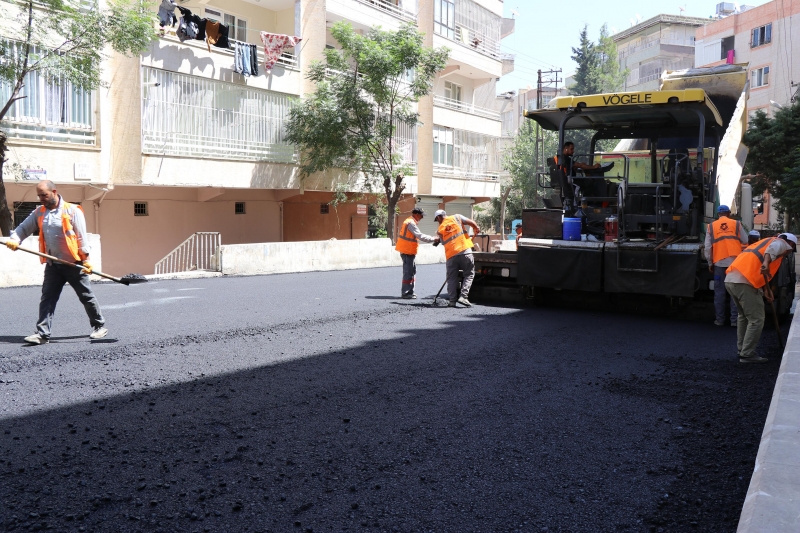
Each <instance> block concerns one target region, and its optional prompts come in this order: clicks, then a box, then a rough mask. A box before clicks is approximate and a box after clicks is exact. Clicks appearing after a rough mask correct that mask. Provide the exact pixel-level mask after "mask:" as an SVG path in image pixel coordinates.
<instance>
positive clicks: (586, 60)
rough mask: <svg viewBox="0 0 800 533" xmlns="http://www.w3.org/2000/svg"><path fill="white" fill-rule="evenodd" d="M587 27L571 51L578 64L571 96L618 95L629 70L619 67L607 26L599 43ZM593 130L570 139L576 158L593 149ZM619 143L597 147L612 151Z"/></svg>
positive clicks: (574, 133)
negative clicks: (590, 36)
mask: <svg viewBox="0 0 800 533" xmlns="http://www.w3.org/2000/svg"><path fill="white" fill-rule="evenodd" d="M588 33H589V30H588V26H584V27H583V30H581V32H580V41H579V44H578V47H577V48H573V49H572V60H573V61H575V63H576V64H577V68H576V70H575V76H574V79H575V84H574V85H572V86H571V87H570V88H569V93H570V94H572V95H575V96H583V95H586V94H600V93H613V92H617V91H619V90H620V89H622V87H623V86H624V84H625V78H626V77H627V76H628V70H627V69H625V70H622V69H621V68H620V66H619V57H618V55H617V45H616V43H615V42H614V40H613V39H612V38H611V37H610V36H609V34H608V26H606V25H605V24H603V26H602V27H601V28H600V37H599V38H598V41H597V42H596V43H593V42H591V41H590V40H589V36H588ZM594 133H595V132H594V131H593V130H573V131H570V132H569V133H568V135H567V139H566V140H568V141H572V142H573V143H575V153H576V154H588V153H589V151H590V148H591V139H592V136H593V135H594ZM616 144H617V141H615V140H602V141H600V142H599V143H598V146H597V149H598V150H599V151H607V150H611V149H612V148H613V147H614V146H615V145H616Z"/></svg>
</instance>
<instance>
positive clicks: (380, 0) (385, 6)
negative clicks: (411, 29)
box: [356, 0, 417, 22]
mask: <svg viewBox="0 0 800 533" xmlns="http://www.w3.org/2000/svg"><path fill="white" fill-rule="evenodd" d="M356 2H358V3H359V4H364V5H365V6H370V7H373V8H375V9H377V10H379V11H385V12H386V13H388V14H389V15H392V16H394V17H397V18H399V19H401V20H405V21H407V22H416V21H417V15H416V13H412V12H411V11H408V10H407V9H405V8H404V6H403V2H400V3H399V5H397V4H395V3H393V2H391V1H390V0H356Z"/></svg>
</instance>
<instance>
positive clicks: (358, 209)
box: [356, 204, 367, 215]
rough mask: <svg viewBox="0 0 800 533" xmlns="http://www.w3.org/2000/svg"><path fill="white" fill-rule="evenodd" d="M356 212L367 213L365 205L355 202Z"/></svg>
mask: <svg viewBox="0 0 800 533" xmlns="http://www.w3.org/2000/svg"><path fill="white" fill-rule="evenodd" d="M356 214H357V215H366V214H367V206H366V205H364V204H356Z"/></svg>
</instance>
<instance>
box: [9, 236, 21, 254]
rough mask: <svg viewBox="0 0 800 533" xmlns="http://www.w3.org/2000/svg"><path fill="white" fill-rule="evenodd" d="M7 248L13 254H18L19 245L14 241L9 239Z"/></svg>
mask: <svg viewBox="0 0 800 533" xmlns="http://www.w3.org/2000/svg"><path fill="white" fill-rule="evenodd" d="M6 248H8V249H9V250H11V251H13V252H16V251H17V250H18V249H19V243H18V242H17V241H15V240H13V239H9V240H7V241H6Z"/></svg>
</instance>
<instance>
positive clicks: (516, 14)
mask: <svg viewBox="0 0 800 533" xmlns="http://www.w3.org/2000/svg"><path fill="white" fill-rule="evenodd" d="M515 16H516V17H518V16H519V11H517V10H516V9H512V10H511V18H512V19H513V18H514V17H515Z"/></svg>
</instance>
